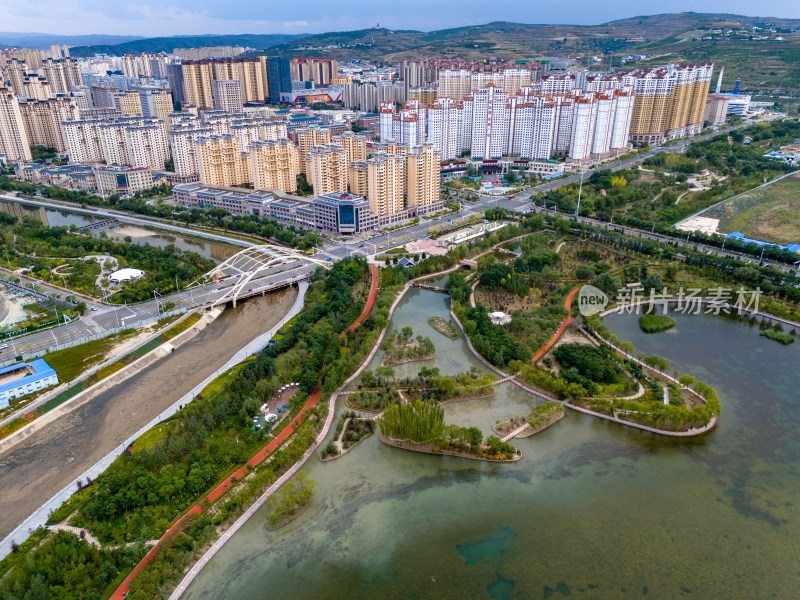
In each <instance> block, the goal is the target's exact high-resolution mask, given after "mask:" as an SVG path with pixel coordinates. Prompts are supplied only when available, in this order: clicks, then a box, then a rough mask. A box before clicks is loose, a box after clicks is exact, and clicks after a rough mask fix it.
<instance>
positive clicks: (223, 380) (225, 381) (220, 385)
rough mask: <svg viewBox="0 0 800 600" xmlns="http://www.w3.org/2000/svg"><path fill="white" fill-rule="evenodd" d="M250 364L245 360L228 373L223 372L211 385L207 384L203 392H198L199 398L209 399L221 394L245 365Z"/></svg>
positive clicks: (248, 360)
mask: <svg viewBox="0 0 800 600" xmlns="http://www.w3.org/2000/svg"><path fill="white" fill-rule="evenodd" d="M248 362H250V359H249V358H247V359H245V360H243V361H242V362H240V363H239V364H238V365H236V366H235V367H233V368H232V369H230V370H229V371H225V372H224V373H223V374H222V375H220V376H219V377H217V378H216V379H214V381H212V382H211V383H209V384H208V385H207V386H206V387H204V388H203V390H202V391H201V392H200V397H201V398H211V397H213V396H216V395H217V394H218V393H219V392H221V391H222V390H223V389H224V388H225V387H226V386H228V385H229V384H230V383H231V382H232V381H233V380H234V379H236V376H237V375H238V374H239V372H240V371H241V370H242V369H244V367H245V365H246V364H247V363H248Z"/></svg>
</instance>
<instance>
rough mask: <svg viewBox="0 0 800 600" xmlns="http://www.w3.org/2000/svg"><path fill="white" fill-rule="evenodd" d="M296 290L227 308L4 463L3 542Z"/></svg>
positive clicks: (274, 314) (270, 321)
mask: <svg viewBox="0 0 800 600" xmlns="http://www.w3.org/2000/svg"><path fill="white" fill-rule="evenodd" d="M296 298H297V289H296V288H287V289H284V290H280V291H277V292H273V293H271V294H267V295H266V296H257V297H255V298H251V299H248V300H246V301H244V302H240V303H239V304H238V306H237V307H236V308H235V309H234V308H228V309H226V310H225V312H223V313H222V315H220V316H219V317H218V318H217V319H216V320H215V321H214V322H213V323H211V324H210V325H209V326H208V327H206V328H205V329H204V330H203V331H201V332H200V333H199V334H198V335H197V336H196V337H194V338H192V339H191V340H189V341H188V342H186V343H185V344H184V345H182V346H180V347H178V348H177V349H176V350H175V351H174V352H173V353H172V354H169V355H168V356H166V357H164V358H162V359H161V360H159V361H158V362H156V363H155V364H154V365H152V366H150V367H149V368H147V369H145V370H144V371H142V372H140V373H138V374H136V375H134V376H132V377H131V378H130V379H128V380H127V381H124V382H122V383H120V384H119V385H117V386H116V387H114V388H112V389H110V390H109V391H107V392H105V393H103V394H100V395H99V396H98V397H97V398H94V399H93V400H91V401H90V402H88V403H87V404H85V405H83V406H81V407H80V408H77V409H75V410H74V411H72V412H71V413H69V414H67V415H66V416H64V418H62V419H61V420H59V421H57V422H54V423H52V424H51V425H49V426H48V427H46V428H45V429H43V430H41V431H39V432H37V433H34V434H33V435H32V436H31V437H30V438H29V439H28V440H26V441H25V442H24V443H22V444H21V445H20V446H18V447H16V448H14V449H12V450H11V451H10V452H9V453H7V454H5V455H3V456H2V457H0V507H2V509H0V539H1V538H3V537H5V536H6V535H7V534H8V533H9V532H10V531H11V530H13V529H14V527H16V526H17V524H19V523H20V522H21V521H23V520H24V519H25V518H26V517H27V516H28V515H29V514H30V513H31V511H33V510H35V509H36V507H37V506H40V505H41V504H42V503H43V502H45V501H46V500H47V499H48V498H50V497H52V496H53V495H54V494H55V493H57V492H58V491H60V490H61V489H62V488H63V487H64V486H65V485H67V484H68V483H69V482H70V481H72V480H74V479H75V478H76V477H78V476H79V475H80V474H81V473H83V472H84V471H85V470H86V469H88V468H89V467H91V466H92V465H93V464H95V463H96V462H97V461H99V460H100V459H101V458H102V457H104V456H105V455H106V454H108V453H109V452H110V451H111V450H113V449H114V448H115V447H116V446H117V445H118V444H120V443H122V442H123V441H124V440H126V439H127V438H128V437H129V436H131V435H132V434H134V433H135V432H136V431H138V430H139V429H140V428H141V427H143V426H145V425H146V424H147V423H148V422H150V420H151V419H153V418H155V417H157V416H158V415H159V413H161V412H162V411H163V410H165V409H166V408H167V407H169V406H171V405H172V404H173V403H175V402H177V401H178V400H179V399H180V398H181V396H183V395H184V394H185V393H187V392H188V391H190V390H191V389H192V388H193V387H194V386H196V385H197V384H199V383H200V382H202V381H203V380H204V379H205V378H206V377H208V376H209V375H210V374H211V373H213V372H214V371H216V370H217V369H218V368H220V367H221V366H222V365H224V364H225V363H226V362H227V361H228V360H229V359H230V358H231V356H233V355H234V354H235V353H236V352H237V351H238V350H239V349H240V348H242V347H243V346H245V345H246V344H247V343H249V342H250V341H252V340H253V339H255V338H256V337H258V336H259V335H261V334H263V333H265V332H266V331H268V330H269V329H270V328H271V327H273V326H274V325H275V324H276V323H277V322H278V321H280V319H281V318H282V317H283V316H284V315H285V314H286V313H287V312H288V311H289V309H290V308H291V307H292V305H293V304H294V301H295V299H296Z"/></svg>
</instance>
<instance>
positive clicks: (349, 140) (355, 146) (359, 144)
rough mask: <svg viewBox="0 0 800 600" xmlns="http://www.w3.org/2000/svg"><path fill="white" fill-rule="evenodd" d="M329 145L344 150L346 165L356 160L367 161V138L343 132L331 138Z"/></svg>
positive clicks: (350, 132)
mask: <svg viewBox="0 0 800 600" xmlns="http://www.w3.org/2000/svg"><path fill="white" fill-rule="evenodd" d="M331 143H333V144H336V145H337V146H341V147H342V148H344V151H345V153H346V154H347V164H348V165H349V164H350V163H351V162H354V161H357V160H367V136H365V135H359V134H356V133H353V132H352V131H345V132H344V133H343V134H341V135H336V136H333V137H332V138H331Z"/></svg>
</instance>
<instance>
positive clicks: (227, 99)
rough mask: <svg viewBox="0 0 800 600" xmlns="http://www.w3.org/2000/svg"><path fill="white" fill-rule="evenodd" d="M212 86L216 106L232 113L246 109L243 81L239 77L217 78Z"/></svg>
mask: <svg viewBox="0 0 800 600" xmlns="http://www.w3.org/2000/svg"><path fill="white" fill-rule="evenodd" d="M211 88H212V92H213V95H214V108H216V109H217V110H224V111H226V112H232V113H239V112H242V110H244V102H243V100H242V82H241V81H239V80H238V79H222V80H220V79H215V80H214V81H212V82H211Z"/></svg>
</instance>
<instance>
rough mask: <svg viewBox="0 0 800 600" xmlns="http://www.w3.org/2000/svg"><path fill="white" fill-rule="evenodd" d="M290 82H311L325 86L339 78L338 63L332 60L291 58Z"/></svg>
mask: <svg viewBox="0 0 800 600" xmlns="http://www.w3.org/2000/svg"><path fill="white" fill-rule="evenodd" d="M289 69H290V72H291V76H292V81H313V82H314V85H317V86H326V85H330V84H331V83H333V80H334V79H337V78H338V77H339V61H338V60H336V59H333V58H293V59H292V60H291V62H290V63H289Z"/></svg>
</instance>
